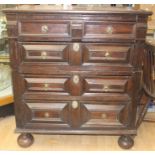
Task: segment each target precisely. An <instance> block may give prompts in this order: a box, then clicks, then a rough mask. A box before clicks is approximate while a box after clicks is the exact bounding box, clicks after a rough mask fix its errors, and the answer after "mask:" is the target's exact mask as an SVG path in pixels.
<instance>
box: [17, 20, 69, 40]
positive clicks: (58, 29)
mask: <svg viewBox="0 0 155 155" xmlns="http://www.w3.org/2000/svg"><path fill="white" fill-rule="evenodd" d="M18 34H19V37H20V38H21V39H26V40H38V41H39V40H47V39H48V40H57V41H59V40H62V41H63V40H64V41H67V40H70V38H71V36H70V21H60V20H56V21H55V20H53V21H37V20H35V21H20V22H19V23H18Z"/></svg>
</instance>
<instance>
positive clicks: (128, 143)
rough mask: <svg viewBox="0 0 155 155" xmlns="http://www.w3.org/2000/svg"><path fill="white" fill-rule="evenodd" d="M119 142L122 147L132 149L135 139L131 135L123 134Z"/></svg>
mask: <svg viewBox="0 0 155 155" xmlns="http://www.w3.org/2000/svg"><path fill="white" fill-rule="evenodd" d="M118 144H119V146H120V147H121V148H122V149H130V148H131V147H132V146H133V145H134V141H133V139H132V138H131V137H130V136H129V135H127V136H121V137H120V138H119V139H118Z"/></svg>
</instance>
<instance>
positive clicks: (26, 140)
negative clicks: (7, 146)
mask: <svg viewBox="0 0 155 155" xmlns="http://www.w3.org/2000/svg"><path fill="white" fill-rule="evenodd" d="M33 141H34V139H33V136H32V135H31V134H29V133H22V134H21V135H19V137H18V139H17V142H18V145H19V146H21V147H29V146H31V145H32V144H33Z"/></svg>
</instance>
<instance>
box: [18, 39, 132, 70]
mask: <svg viewBox="0 0 155 155" xmlns="http://www.w3.org/2000/svg"><path fill="white" fill-rule="evenodd" d="M133 50H134V45H132V44H116V43H113V44H105V43H103V44H101V43H45V42H44V43H37V42H35V43H18V51H19V52H18V53H19V57H20V59H21V60H20V63H22V65H24V63H26V62H29V64H30V63H31V64H40V65H41V64H43V63H44V64H45V63H46V64H48V65H59V66H60V65H65V66H71V67H72V66H77V67H78V66H79V67H87V66H88V67H89V66H91V65H92V66H94V65H95V66H103V67H105V66H107V65H108V64H110V66H115V64H116V65H117V66H118V65H122V66H124V67H125V65H126V67H127V66H128V67H129V64H131V60H130V59H131V55H132V53H133ZM26 64H28V63H26ZM91 69H93V67H91Z"/></svg>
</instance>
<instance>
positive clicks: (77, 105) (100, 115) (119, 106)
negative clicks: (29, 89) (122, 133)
mask: <svg viewBox="0 0 155 155" xmlns="http://www.w3.org/2000/svg"><path fill="white" fill-rule="evenodd" d="M25 105H26V107H27V108H28V109H27V110H26V112H27V113H29V115H27V117H29V116H30V118H29V119H27V123H28V124H31V123H36V126H35V127H37V123H39V124H42V125H43V124H46V123H52V124H50V127H51V128H53V129H54V128H57V127H60V128H66V129H67V128H68V129H71V127H72V128H75V129H84V128H94V127H95V128H106V127H114V126H115V127H125V126H126V125H130V120H129V111H128V110H129V109H128V108H129V107H130V104H129V103H128V102H124V103H123V102H122V103H117V102H110V103H108V104H107V103H105V102H96V101H78V100H74V101H50V102H37V101H33V102H31V101H30V102H25ZM42 125H40V127H42Z"/></svg>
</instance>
